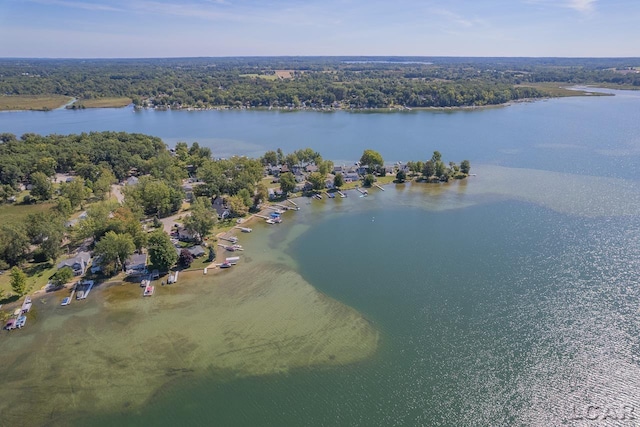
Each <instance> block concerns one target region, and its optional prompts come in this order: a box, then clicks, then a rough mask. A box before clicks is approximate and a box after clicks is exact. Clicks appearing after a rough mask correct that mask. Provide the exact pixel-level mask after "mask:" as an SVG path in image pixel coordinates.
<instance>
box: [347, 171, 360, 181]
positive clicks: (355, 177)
mask: <svg viewBox="0 0 640 427" xmlns="http://www.w3.org/2000/svg"><path fill="white" fill-rule="evenodd" d="M358 180H360V175H358V174H357V173H355V172H348V173H346V174H345V175H344V182H356V181H358Z"/></svg>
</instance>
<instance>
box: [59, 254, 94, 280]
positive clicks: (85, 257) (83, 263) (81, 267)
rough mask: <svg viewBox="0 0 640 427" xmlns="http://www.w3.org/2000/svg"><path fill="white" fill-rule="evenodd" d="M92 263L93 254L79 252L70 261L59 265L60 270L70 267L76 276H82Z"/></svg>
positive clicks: (66, 260) (67, 260)
mask: <svg viewBox="0 0 640 427" xmlns="http://www.w3.org/2000/svg"><path fill="white" fill-rule="evenodd" d="M89 261H91V254H90V253H89V252H78V254H77V255H76V256H75V257H73V258H69V259H65V260H64V261H62V262H60V263H58V266H57V267H58V270H60V269H62V268H65V267H69V268H71V270H73V275H74V276H82V275H83V274H84V273H85V271H87V266H88V265H89Z"/></svg>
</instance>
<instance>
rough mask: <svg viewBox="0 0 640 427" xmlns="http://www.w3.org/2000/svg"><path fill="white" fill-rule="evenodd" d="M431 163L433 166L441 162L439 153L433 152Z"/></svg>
mask: <svg viewBox="0 0 640 427" xmlns="http://www.w3.org/2000/svg"><path fill="white" fill-rule="evenodd" d="M431 161H432V162H433V164H434V165H435V164H436V163H438V162H440V161H442V154H440V152H439V151H437V150H436V151H434V152H433V155H432V156H431Z"/></svg>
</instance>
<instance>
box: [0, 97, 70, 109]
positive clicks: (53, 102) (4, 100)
mask: <svg viewBox="0 0 640 427" xmlns="http://www.w3.org/2000/svg"><path fill="white" fill-rule="evenodd" d="M71 100H73V98H71V97H70V96H63V95H0V111H50V110H55V109H56V108H61V107H63V106H65V105H66V104H68V103H69V102H70V101H71Z"/></svg>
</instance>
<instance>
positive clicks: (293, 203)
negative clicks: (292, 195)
mask: <svg viewBox="0 0 640 427" xmlns="http://www.w3.org/2000/svg"><path fill="white" fill-rule="evenodd" d="M287 202H289V203H291V204H292V205H293V206H295V207H296V208H298V209H300V207H299V206H298V205H297V204H296V202H294V201H293V200H289V199H287Z"/></svg>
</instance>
